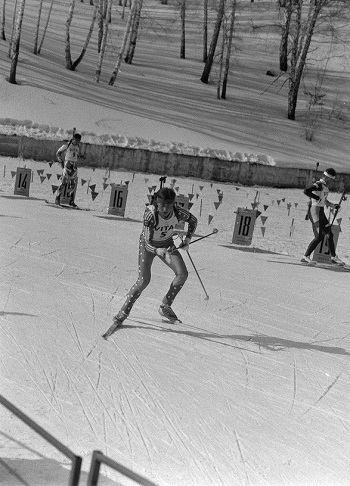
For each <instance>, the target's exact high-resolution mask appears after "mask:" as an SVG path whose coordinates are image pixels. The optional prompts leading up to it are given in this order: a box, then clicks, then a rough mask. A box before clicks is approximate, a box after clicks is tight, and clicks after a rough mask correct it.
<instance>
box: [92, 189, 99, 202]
mask: <svg viewBox="0 0 350 486" xmlns="http://www.w3.org/2000/svg"><path fill="white" fill-rule="evenodd" d="M98 194H99V193H98V192H95V191H91V197H92V200H93V201H95V199H96V197H97V196H98Z"/></svg>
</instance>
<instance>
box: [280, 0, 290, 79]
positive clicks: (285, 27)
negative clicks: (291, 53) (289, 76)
mask: <svg viewBox="0 0 350 486" xmlns="http://www.w3.org/2000/svg"><path fill="white" fill-rule="evenodd" d="M293 3H294V0H278V5H279V10H280V12H281V15H282V33H281V40H280V50H279V65H280V70H281V71H284V72H286V71H287V70H288V39H289V31H290V23H291V19H292V13H293Z"/></svg>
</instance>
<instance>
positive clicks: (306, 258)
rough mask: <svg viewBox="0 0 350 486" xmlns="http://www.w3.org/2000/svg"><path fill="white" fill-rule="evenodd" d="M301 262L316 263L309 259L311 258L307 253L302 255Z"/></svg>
mask: <svg viewBox="0 0 350 486" xmlns="http://www.w3.org/2000/svg"><path fill="white" fill-rule="evenodd" d="M300 261H301V262H302V263H308V264H309V265H316V262H314V261H313V260H311V258H310V257H309V256H307V255H304V256H303V257H302V259H301V260H300Z"/></svg>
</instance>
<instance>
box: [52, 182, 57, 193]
mask: <svg viewBox="0 0 350 486" xmlns="http://www.w3.org/2000/svg"><path fill="white" fill-rule="evenodd" d="M51 188H52V194H55V192H56V191H57V189H58V186H54V185H53V184H52V186H51Z"/></svg>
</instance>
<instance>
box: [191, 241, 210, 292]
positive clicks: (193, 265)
mask: <svg viewBox="0 0 350 486" xmlns="http://www.w3.org/2000/svg"><path fill="white" fill-rule="evenodd" d="M187 255H188V258H189V259H190V261H191V263H192V267H193V268H194V271H195V272H196V275H197V277H198V280H199V281H200V283H201V286H202V288H203V290H204V293H205V299H204V300H209V295H208V293H207V291H206V290H205V287H204V284H203V282H202V279H201V278H200V275H199V273H198V270H197V269H196V266H195V264H194V262H193V260H192V257H191V255H190V253H189V251H188V250H187Z"/></svg>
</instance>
